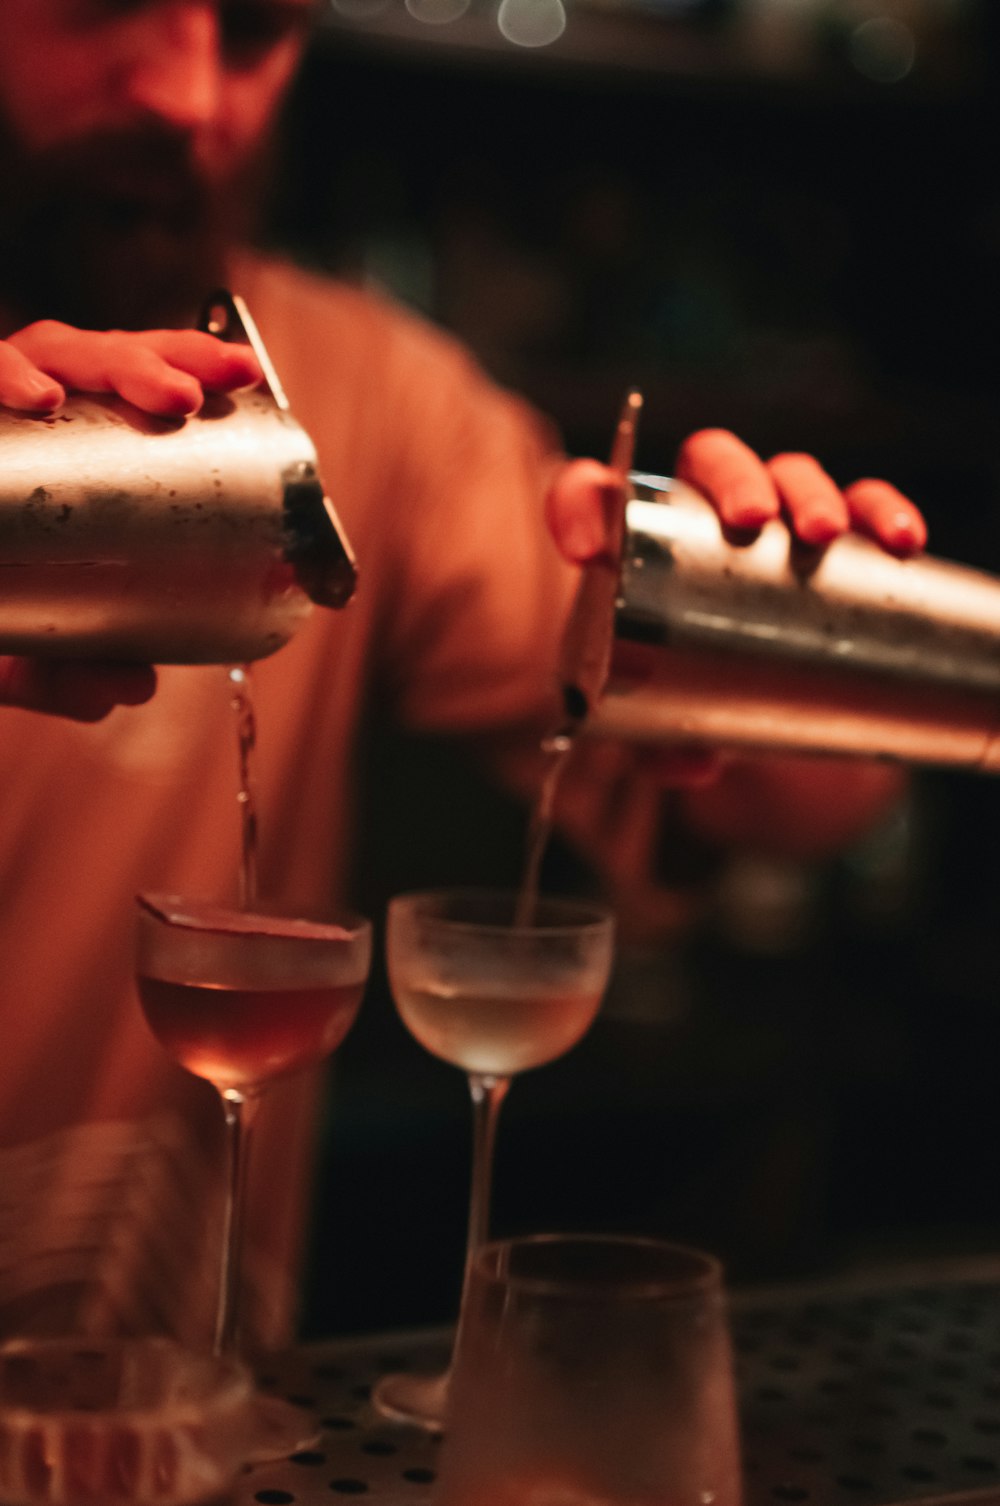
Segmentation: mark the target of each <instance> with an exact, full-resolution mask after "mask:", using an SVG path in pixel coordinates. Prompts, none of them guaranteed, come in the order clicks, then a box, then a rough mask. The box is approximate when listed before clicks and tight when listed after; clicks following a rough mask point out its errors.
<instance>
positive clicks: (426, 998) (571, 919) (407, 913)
mask: <svg viewBox="0 0 1000 1506" xmlns="http://www.w3.org/2000/svg"><path fill="white" fill-rule="evenodd" d="M523 912H524V906H523V900H521V899H519V896H517V895H516V894H513V893H510V894H505V893H498V892H493V891H490V890H473V889H468V890H443V891H440V892H436V893H435V892H431V893H423V894H404V895H401V896H399V897H398V898H396V899H394V900H392V901H390V904H389V910H388V920H387V929H386V951H387V960H388V967H389V982H390V986H391V988H392V993H393V997H394V999H395V1002H396V1008H397V1009H398V1011H399V1014H400V1017H401V1019H402V1021H403V1023H404V1024H405V1025H406V1027H407V1029H408V1030H409V1031H410V1033H411V1034H412V1035H413V1036H415V1037H416V1039H417V1040H418V1041H419V1042H420V1044H421V1045H422V1046H424V1047H426V1049H427V1050H428V1051H430V1052H431V1053H432V1054H433V1055H434V1056H439V1057H441V1058H442V1060H443V1061H446V1062H451V1063H452V1065H453V1066H456V1067H461V1068H463V1069H464V1070H465V1072H466V1073H467V1074H468V1078H469V1089H470V1092H471V1095H472V1107H473V1152H472V1192H471V1199H470V1206H469V1227H468V1242H467V1248H466V1276H467V1275H468V1270H469V1263H470V1261H471V1260H472V1258H473V1256H474V1255H475V1252H476V1251H477V1250H478V1249H479V1248H480V1246H481V1245H482V1244H483V1243H484V1242H485V1240H486V1238H487V1236H488V1231H489V1204H490V1182H491V1175H492V1167H493V1145H494V1140H495V1136H496V1125H497V1117H498V1114H499V1111H500V1105H501V1104H502V1102H503V1100H504V1098H505V1096H506V1094H507V1090H508V1088H509V1087H510V1082H511V1078H512V1077H513V1076H514V1075H515V1074H517V1073H518V1072H525V1071H527V1070H528V1069H529V1068H530V1067H540V1066H543V1065H544V1064H545V1063H546V1062H551V1061H555V1060H556V1058H557V1057H560V1056H563V1055H564V1054H565V1053H566V1052H567V1051H569V1049H570V1048H571V1047H572V1046H575V1045H576V1043H577V1042H578V1041H579V1040H580V1039H581V1038H582V1037H583V1036H584V1035H585V1034H586V1033H587V1031H588V1029H589V1028H590V1026H591V1024H592V1023H593V1020H594V1016H595V1015H596V1014H597V1011H598V1009H599V1007H600V1003H601V999H602V997H603V995H604V990H605V988H606V987H607V982H608V978H609V976H610V972H611V963H612V957H613V950H614V921H613V919H612V916H611V914H610V913H609V912H608V911H607V910H605V909H603V908H602V907H601V906H599V905H596V904H590V903H585V902H577V901H574V900H563V899H551V898H547V897H541V898H538V899H536V900H535V901H534V904H533V905H532V907H531V912H530V915H528V916H527V917H524V913H523ZM448 1378H449V1377H448V1372H445V1373H444V1374H443V1375H438V1376H419V1375H387V1376H385V1377H384V1378H383V1379H382V1380H381V1381H380V1382H379V1384H378V1385H377V1386H376V1388H375V1391H374V1393H373V1397H372V1399H373V1402H374V1404H375V1407H376V1408H377V1410H378V1411H379V1412H380V1413H381V1414H382V1415H383V1416H384V1417H388V1418H391V1419H392V1420H394V1421H397V1422H406V1423H410V1424H413V1425H414V1426H417V1427H422V1428H425V1429H427V1430H428V1431H437V1430H438V1429H440V1428H441V1426H442V1425H443V1421H444V1415H445V1408H446V1404H447V1397H448Z"/></svg>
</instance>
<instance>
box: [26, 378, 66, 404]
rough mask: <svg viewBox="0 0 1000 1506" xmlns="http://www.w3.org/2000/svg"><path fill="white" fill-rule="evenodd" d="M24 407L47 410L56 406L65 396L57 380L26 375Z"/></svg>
mask: <svg viewBox="0 0 1000 1506" xmlns="http://www.w3.org/2000/svg"><path fill="white" fill-rule="evenodd" d="M24 393H25V397H26V398H27V402H26V404H25V406H26V407H29V408H34V409H39V410H45V411H49V410H51V409H53V408H58V407H59V405H60V403H61V402H62V400H63V398H64V397H65V396H66V394H65V392H64V391H63V389H62V388H61V387H60V386H59V384H58V382H53V381H50V380H49V379H48V378H46V377H41V376H39V377H28V378H27V380H26V381H25V384H24Z"/></svg>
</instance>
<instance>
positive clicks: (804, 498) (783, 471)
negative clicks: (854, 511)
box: [767, 455, 851, 547]
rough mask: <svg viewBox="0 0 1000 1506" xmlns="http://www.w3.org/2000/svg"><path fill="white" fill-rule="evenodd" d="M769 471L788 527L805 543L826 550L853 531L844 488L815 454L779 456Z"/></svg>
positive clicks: (768, 463) (770, 465) (771, 462)
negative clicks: (828, 472)
mask: <svg viewBox="0 0 1000 1506" xmlns="http://www.w3.org/2000/svg"><path fill="white" fill-rule="evenodd" d="M767 469H768V471H769V472H770V475H771V478H772V480H773V481H774V484H775V486H776V487H777V490H778V497H779V498H780V500H781V505H782V507H783V508H784V510H785V516H786V518H787V519H788V525H789V527H790V528H791V530H792V532H793V533H794V534H795V536H796V538H799V539H801V540H802V542H803V543H804V544H815V545H817V546H820V547H822V546H823V545H825V544H829V543H830V542H831V541H832V540H833V539H835V538H837V537H839V535H840V534H842V533H846V532H847V530H848V529H849V528H850V526H851V514H850V512H849V510H848V506H847V503H846V501H845V500H844V498H843V496H842V494H841V491H840V488H839V487H838V486H837V485H836V483H835V482H834V481H833V479H832V478H831V477H830V476H828V475H827V474H826V471H824V469H823V467H822V466H821V465H820V463H819V461H818V460H814V459H813V457H812V455H775V456H774V458H773V459H771V460H769V461H768V462H767Z"/></svg>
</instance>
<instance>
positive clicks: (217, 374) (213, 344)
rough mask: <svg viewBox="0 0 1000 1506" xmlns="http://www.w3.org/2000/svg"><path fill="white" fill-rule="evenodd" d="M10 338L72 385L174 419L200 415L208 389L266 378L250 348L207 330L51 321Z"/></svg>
mask: <svg viewBox="0 0 1000 1506" xmlns="http://www.w3.org/2000/svg"><path fill="white" fill-rule="evenodd" d="M10 343H11V344H12V345H14V346H15V347H16V349H18V350H19V351H20V352H21V353H22V354H23V355H25V356H26V357H27V358H28V359H29V360H30V361H31V362H33V363H34V364H35V365H36V366H37V367H39V368H40V369H42V370H43V371H45V372H46V373H48V374H49V376H51V377H55V378H58V379H59V380H60V381H61V382H63V383H64V385H65V386H66V387H69V388H72V389H73V390H75V391H77V392H117V393H119V394H120V395H121V396H122V397H124V398H127V399H128V401H129V402H132V403H135V405H136V406H137V407H140V408H144V409H145V410H146V411H147V412H150V413H163V414H167V415H169V416H171V417H184V416H186V415H187V414H190V413H196V412H197V411H198V409H199V408H200V407H201V404H202V399H203V390H202V389H203V387H209V388H211V389H212V390H213V391H225V392H229V391H233V390H234V389H236V388H238V387H246V386H250V385H252V384H254V383H255V382H258V381H259V380H260V378H261V370H260V366H259V364H258V362H257V358H256V356H255V355H254V354H253V352H252V351H251V350H250V349H249V347H247V346H244V345H228V344H226V343H225V342H224V341H222V340H217V339H216V338H215V337H214V336H213V335H209V334H206V333H204V332H203V331H201V330H149V331H145V332H142V333H135V332H131V331H123V330H110V331H97V330H80V329H74V328H73V327H72V326H71V325H68V324H61V323H60V322H58V321H57V320H53V319H43V320H39V321H38V322H37V323H35V324H32V325H29V326H28V327H27V328H26V329H23V330H19V331H18V333H17V334H16V335H14V336H12V337H11V342H10Z"/></svg>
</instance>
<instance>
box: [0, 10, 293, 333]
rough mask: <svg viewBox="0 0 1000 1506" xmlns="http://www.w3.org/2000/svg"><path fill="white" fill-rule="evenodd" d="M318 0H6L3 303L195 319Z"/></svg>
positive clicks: (233, 231)
mask: <svg viewBox="0 0 1000 1506" xmlns="http://www.w3.org/2000/svg"><path fill="white" fill-rule="evenodd" d="M311 11H312V0H0V303H3V304H5V305H7V306H8V307H9V308H10V309H11V310H12V311H13V312H14V313H15V314H16V316H17V317H18V319H19V321H21V320H23V319H29V318H39V317H46V316H47V317H56V318H64V319H67V320H69V321H70V322H74V323H78V324H90V325H95V326H97V327H101V326H108V325H123V326H129V325H131V326H133V327H138V326H141V325H144V324H152V323H161V322H162V323H166V322H170V321H175V320H178V319H186V318H190V316H191V313H192V312H193V310H194V308H195V307H196V305H197V303H198V301H199V300H200V298H201V297H202V296H204V294H205V293H206V292H207V291H208V290H209V288H210V285H211V283H212V281H213V280H214V279H215V278H217V277H218V275H219V273H220V271H221V257H222V251H223V249H224V247H225V245H226V243H227V242H229V241H231V239H232V238H233V236H234V235H238V234H239V233H240V232H241V231H242V230H243V228H244V226H245V224H246V222H247V216H248V195H249V190H250V185H251V184H252V183H253V182H254V180H255V175H256V174H257V172H258V170H259V164H260V161H261V158H262V155H263V152H264V148H265V147H266V144H267V142H268V138H269V133H270V127H271V125H272V123H273V121H274V118H275V116H276V113H277V110H278V107H279V105H280V103H281V100H282V98H283V95H284V93H285V90H286V88H287V86H288V83H289V81H290V80H291V77H292V74H293V72H294V70H295V66H296V64H297V62H298V59H299V55H300V52H301V49H302V43H303V38H304V35H305V30H306V26H307V22H308V18H309V15H310V13H311Z"/></svg>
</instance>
